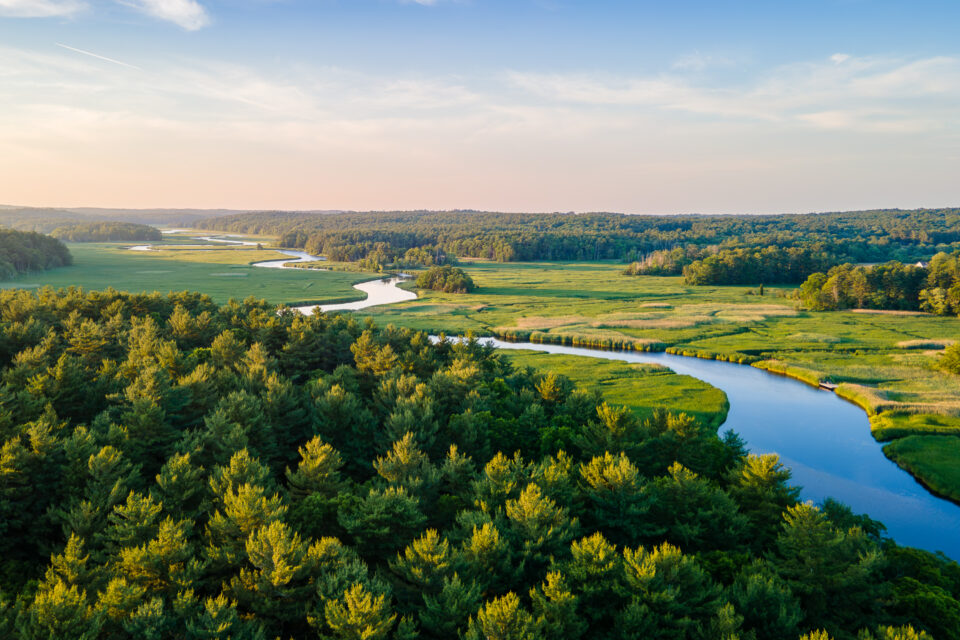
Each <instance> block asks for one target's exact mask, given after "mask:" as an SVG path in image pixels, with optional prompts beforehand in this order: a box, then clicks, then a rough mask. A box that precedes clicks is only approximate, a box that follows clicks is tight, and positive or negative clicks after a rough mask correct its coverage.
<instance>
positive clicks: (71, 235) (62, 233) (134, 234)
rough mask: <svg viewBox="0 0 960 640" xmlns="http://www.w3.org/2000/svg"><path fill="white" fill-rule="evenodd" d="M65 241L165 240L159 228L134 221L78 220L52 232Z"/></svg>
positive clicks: (54, 235) (55, 236) (51, 233)
mask: <svg viewBox="0 0 960 640" xmlns="http://www.w3.org/2000/svg"><path fill="white" fill-rule="evenodd" d="M50 235H52V236H53V237H54V238H58V239H60V240H63V241H65V242H111V241H123V242H147V241H160V240H163V234H161V233H160V230H159V229H156V228H154V227H150V226H147V225H145V224H135V223H133V222H76V223H72V224H66V225H63V226H61V227H57V228H56V229H54V230H53V231H51V232H50Z"/></svg>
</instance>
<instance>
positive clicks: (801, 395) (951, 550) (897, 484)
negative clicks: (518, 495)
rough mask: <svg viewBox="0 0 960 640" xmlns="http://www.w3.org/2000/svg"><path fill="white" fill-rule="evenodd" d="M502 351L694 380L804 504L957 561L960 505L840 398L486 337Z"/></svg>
mask: <svg viewBox="0 0 960 640" xmlns="http://www.w3.org/2000/svg"><path fill="white" fill-rule="evenodd" d="M482 340H483V341H484V342H488V343H490V344H492V345H494V346H496V347H497V348H499V349H530V350H534V351H542V352H546V353H562V354H568V355H576V356H587V357H590V358H601V359H604V360H619V361H623V362H648V363H654V364H660V365H663V366H666V367H669V368H670V369H672V370H673V371H675V372H676V373H679V374H683V375H688V376H693V377H694V378H699V379H700V380H703V381H704V382H706V383H708V384H711V385H713V386H714V387H717V388H718V389H720V390H722V391H723V392H724V393H726V394H727V398H728V399H729V401H730V413H729V414H728V415H727V421H726V422H725V423H724V425H723V427H721V431H725V430H727V429H733V430H734V431H735V432H737V433H738V434H739V435H740V436H741V437H742V438H743V439H744V440H745V441H746V443H747V446H748V448H749V449H750V451H751V452H752V453H756V454H761V453H776V454H777V455H779V456H780V460H781V461H782V462H783V464H784V465H785V466H787V467H789V468H790V469H791V471H792V472H793V482H794V484H796V485H799V486H800V487H802V496H803V498H804V499H806V500H813V501H814V502H818V501H821V500H823V499H824V498H827V497H833V498H836V499H837V500H840V501H841V502H844V503H846V504H847V505H849V506H850V507H851V508H852V509H853V510H854V511H855V512H857V513H866V514H867V515H869V516H870V517H871V518H874V519H876V520H879V521H881V522H883V523H884V524H885V525H886V526H887V533H888V534H889V535H890V536H892V537H893V538H894V539H895V540H896V541H897V542H898V543H900V544H903V545H908V546H913V547H920V548H921V549H927V550H929V551H943V552H944V553H946V554H947V555H948V556H950V557H952V558H960V535H958V534H960V507H958V506H957V505H955V504H953V503H951V502H950V501H948V500H943V499H942V498H938V497H936V496H934V495H933V494H931V493H930V492H929V491H927V490H926V489H924V488H923V486H921V485H920V484H919V483H917V482H916V480H914V479H913V477H912V476H911V475H910V474H909V473H907V472H906V471H904V470H903V469H901V468H900V467H898V466H897V465H895V464H894V463H893V462H891V461H890V460H888V459H887V457H886V456H884V455H883V451H882V450H881V445H880V444H879V443H878V442H877V441H876V440H874V439H873V436H872V435H871V434H870V421H869V419H868V418H867V415H866V414H865V413H864V412H863V410H862V409H860V408H859V407H857V406H855V405H853V404H851V403H849V402H847V401H845V400H843V399H842V398H840V397H838V396H837V395H836V394H834V393H832V392H829V391H824V390H822V389H817V388H815V387H811V386H809V385H806V384H804V383H802V382H799V381H797V380H793V379H790V378H786V377H783V376H778V375H775V374H771V373H768V372H766V371H763V370H761V369H757V368H756V367H750V366H747V365H739V364H733V363H729V362H720V361H717V360H702V359H699V358H691V357H685V356H676V355H671V354H668V353H641V352H633V351H600V350H596V349H584V348H577V347H564V346H559V345H547V344H534V343H530V342H519V343H511V342H504V341H502V340H496V339H494V338H482Z"/></svg>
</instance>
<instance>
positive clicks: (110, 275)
mask: <svg viewBox="0 0 960 640" xmlns="http://www.w3.org/2000/svg"><path fill="white" fill-rule="evenodd" d="M174 244H177V243H174ZM68 246H69V248H70V252H71V253H72V254H73V259H74V264H73V266H71V267H64V268H61V269H54V270H51V271H46V272H43V273H35V274H27V275H24V276H21V277H20V278H17V279H15V280H11V281H7V282H0V288H4V289H7V288H13V287H27V288H36V287H43V286H51V287H56V288H59V287H69V286H79V287H83V288H84V289H106V288H108V287H113V288H115V289H119V290H122V291H133V292H141V291H146V292H150V291H160V292H161V293H167V292H169V291H183V290H191V291H200V292H203V293H206V294H208V295H209V296H210V297H211V298H213V299H214V300H215V301H216V302H219V303H224V302H226V301H227V300H229V299H230V298H238V299H242V298H246V297H247V296H256V297H258V298H264V299H266V300H269V301H270V302H274V303H277V304H281V303H282V304H301V305H303V304H310V303H313V302H321V301H322V302H341V301H342V302H345V301H349V300H358V299H362V298H363V297H364V296H363V294H362V293H360V292H358V291H356V290H355V289H354V288H353V285H354V284H356V283H357V282H362V281H363V280H368V279H370V278H371V277H375V274H363V273H356V272H355V273H349V272H334V271H329V272H327V271H316V272H301V271H294V270H290V269H263V268H259V267H251V266H250V263H253V262H259V261H263V260H276V259H278V258H283V256H282V255H280V254H278V253H276V252H275V251H270V250H257V249H256V248H255V247H246V248H228V247H225V248H222V249H221V248H216V249H202V250H201V249H197V250H190V249H185V248H182V247H181V248H177V247H176V246H174V247H172V248H171V249H169V250H163V251H129V250H128V249H127V248H126V247H129V246H130V244H129V243H127V244H87V243H82V244H69V245H68Z"/></svg>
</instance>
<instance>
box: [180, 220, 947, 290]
mask: <svg viewBox="0 0 960 640" xmlns="http://www.w3.org/2000/svg"><path fill="white" fill-rule="evenodd" d="M195 226H198V227H202V228H209V229H218V230H221V231H230V232H234V233H247V234H266V235H275V236H279V237H280V238H281V244H282V245H284V246H289V247H294V248H301V249H305V250H306V251H309V252H310V253H322V254H325V255H327V256H328V257H330V259H336V260H343V259H349V260H359V259H361V258H364V257H366V256H367V254H368V253H370V252H371V251H374V250H375V248H376V246H377V244H378V243H382V244H383V245H384V246H386V247H388V253H391V254H393V255H400V254H402V253H403V252H405V251H406V250H407V249H411V248H421V249H425V250H427V251H428V252H431V253H436V252H437V251H441V252H444V253H447V254H449V255H451V256H457V257H474V258H486V259H490V260H497V261H501V262H510V261H530V260H620V261H624V262H633V261H642V260H644V259H645V257H646V256H648V255H649V254H650V253H652V252H654V251H658V250H660V251H662V250H666V251H670V250H673V249H676V248H681V247H682V248H684V250H685V251H687V250H688V248H689V251H691V252H695V251H696V250H698V249H699V250H708V251H709V253H715V252H716V250H717V249H762V248H764V247H769V246H777V247H781V248H791V247H792V248H809V249H811V250H814V251H822V248H823V247H830V252H831V253H833V254H835V256H836V262H834V263H832V264H839V263H841V262H886V261H888V260H903V261H916V260H921V259H924V260H925V259H928V258H929V257H930V256H932V255H933V254H934V253H937V252H938V251H950V250H953V249H954V248H960V209H922V210H915V211H902V210H897V209H894V210H878V211H855V212H846V213H821V214H791V215H773V216H770V215H768V216H752V215H744V216H705V215H678V216H648V215H623V214H614V213H589V214H572V213H567V214H564V213H551V214H533V213H527V214H524V213H489V212H478V211H447V212H433V211H402V212H367V213H340V214H323V215H319V214H311V213H296V212H267V213H264V212H260V213H249V214H239V215H233V216H223V217H218V218H214V219H209V220H202V221H200V222H198V223H196V225H195ZM332 256H334V257H332ZM700 257H705V255H704V256H698V257H697V258H698V259H699V258H700ZM676 264H678V266H679V268H682V267H683V266H684V264H688V263H687V262H686V261H685V260H679V261H676ZM832 264H831V265H827V266H828V267H829V266H832ZM673 273H674V274H678V273H679V271H678V270H676V271H674V272H673ZM807 275H809V273H806V274H803V276H802V277H806V276H807ZM802 277H801V278H800V280H802ZM798 281H799V280H798Z"/></svg>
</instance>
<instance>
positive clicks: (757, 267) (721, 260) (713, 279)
mask: <svg viewBox="0 0 960 640" xmlns="http://www.w3.org/2000/svg"><path fill="white" fill-rule="evenodd" d="M836 262H837V258H836V256H835V255H834V254H833V253H830V252H828V251H825V250H823V249H822V248H817V249H813V248H807V247H790V248H787V249H783V248H781V247H765V248H763V249H759V250H754V249H727V250H724V251H720V252H718V253H716V254H714V255H711V256H707V257H705V258H703V259H702V260H695V261H694V262H691V263H690V264H688V265H686V266H684V267H683V281H684V283H685V284H692V285H711V284H712V285H717V284H719V285H723V284H762V283H764V282H766V283H777V284H794V283H800V282H803V281H804V279H806V278H807V276H809V275H810V274H811V273H813V272H815V271H820V270H822V269H829V268H830V267H831V266H832V265H834V264H836Z"/></svg>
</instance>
